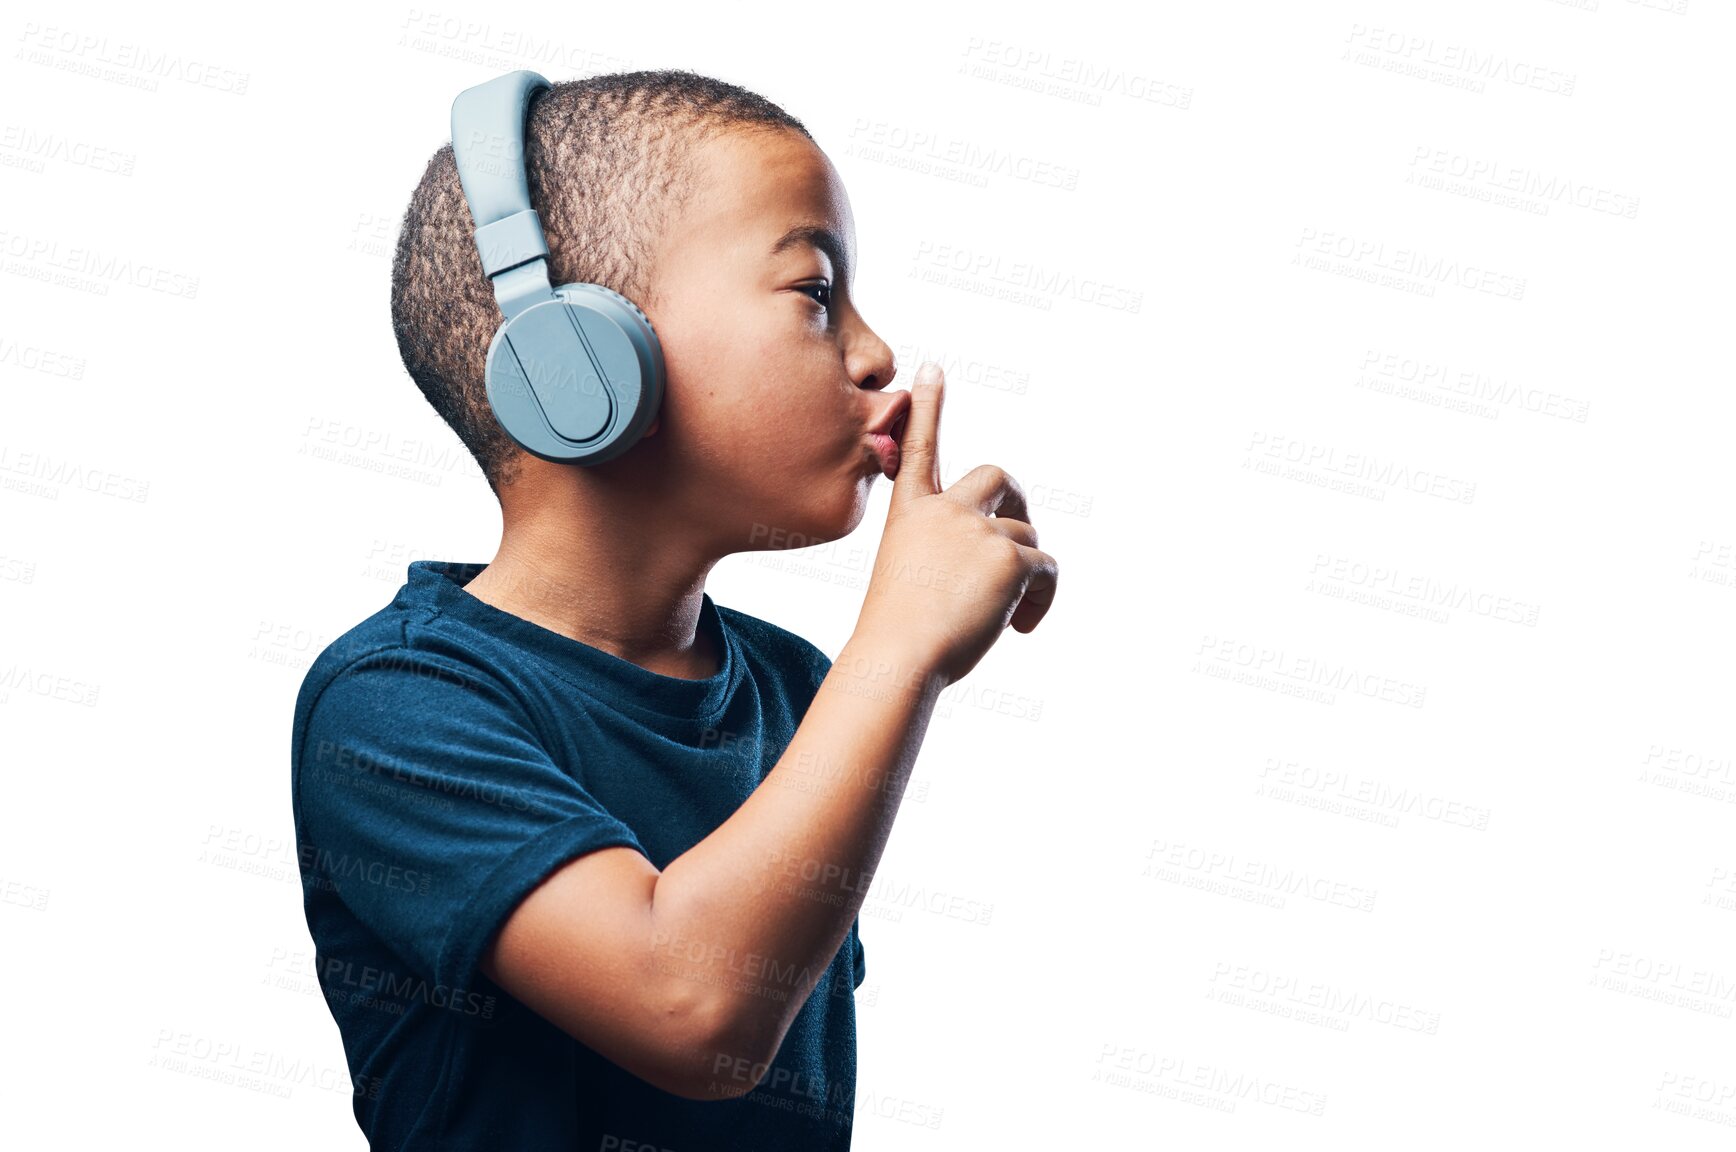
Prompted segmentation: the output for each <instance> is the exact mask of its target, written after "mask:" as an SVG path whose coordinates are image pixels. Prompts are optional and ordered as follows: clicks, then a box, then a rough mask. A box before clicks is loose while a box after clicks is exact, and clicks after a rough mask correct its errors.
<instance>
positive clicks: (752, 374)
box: [392, 71, 902, 554]
mask: <svg viewBox="0 0 1736 1152" xmlns="http://www.w3.org/2000/svg"><path fill="white" fill-rule="evenodd" d="M524 153H525V168H526V173H527V179H528V182H529V187H530V197H531V204H532V206H533V207H535V208H536V210H537V213H538V215H539V217H540V218H541V220H542V226H543V231H544V233H545V235H546V236H547V239H548V247H549V256H548V266H549V280H550V283H552V284H555V285H560V284H567V283H573V282H581V281H588V282H592V283H597V284H602V285H604V286H605V287H608V288H612V289H614V290H615V291H617V292H620V293H621V294H622V295H624V296H626V297H627V298H628V299H630V300H632V301H633V302H634V303H636V304H637V305H639V307H640V308H641V309H642V310H643V311H644V312H645V313H646V315H647V316H649V317H650V319H651V323H652V325H653V326H654V327H655V328H656V331H657V335H658V338H659V341H660V343H661V344H662V348H663V355H664V364H665V367H666V370H667V374H668V387H667V389H666V390H665V393H664V397H663V402H662V406H661V408H660V409H659V415H658V419H657V421H656V422H655V423H654V424H653V425H652V426H651V429H650V430H649V432H648V435H647V437H646V438H645V439H643V440H641V441H640V442H639V443H638V444H636V445H635V446H634V447H633V448H632V449H631V450H629V451H628V452H626V453H625V454H624V455H622V456H620V457H617V458H616V459H614V460H611V461H608V462H606V463H604V464H600V465H593V466H590V467H579V466H573V465H561V464H551V463H549V462H547V461H544V460H541V459H539V458H537V457H535V456H532V455H530V454H529V453H526V452H524V451H523V450H522V449H520V448H519V447H518V446H517V445H516V444H515V443H513V441H512V440H511V439H510V438H509V437H508V436H507V434H506V432H505V430H504V429H502V428H501V427H500V425H499V423H498V422H497V421H496V420H495V418H494V414H493V412H492V411H491V409H490V407H489V404H488V398H487V394H486V391H485V387H484V381H483V367H484V360H485V358H486V353H487V350H488V344H489V340H490V339H491V337H492V336H493V334H494V331H495V329H496V328H497V327H498V326H499V324H500V322H501V315H500V309H499V307H498V305H497V304H496V302H495V298H494V289H493V286H492V285H491V284H490V283H489V281H488V279H487V277H486V276H484V275H483V272H482V265H481V261H480V259H479V257H478V255H477V251H476V242H475V239H474V235H473V234H474V231H475V225H474V222H473V221H472V219H471V215H470V209H469V206H468V205H467V204H466V202H465V199H464V192H463V189H462V187H461V186H460V184H459V180H458V173H457V169H456V168H455V166H454V164H453V160H452V147H451V145H449V144H448V145H446V146H445V147H442V148H441V149H440V150H439V151H438V152H436V153H435V154H434V157H433V158H432V159H431V160H430V161H429V163H428V166H427V169H426V171H425V172H424V173H423V176H422V179H421V182H420V183H419V184H418V185H417V187H416V190H415V193H414V194H413V196H412V197H411V201H410V207H409V210H408V211H407V212H406V213H405V216H404V221H403V226H402V230H401V232H400V234H399V237H398V243H397V251H396V254H395V258H394V260H393V266H392V322H393V329H394V331H395V333H396V335H397V339H398V348H399V351H400V353H401V354H402V356H403V360H404V364H405V367H406V368H407V369H408V370H409V373H410V375H411V377H412V378H413V379H414V380H415V382H416V384H417V386H418V387H419V388H420V389H421V390H422V393H423V395H424V396H425V397H426V398H427V399H428V401H429V403H430V404H431V405H433V407H434V409H435V411H437V412H438V413H439V414H440V416H441V417H442V418H443V419H445V420H446V422H447V423H448V424H450V425H451V426H452V428H453V430H454V431H455V432H457V434H458V436H459V438H460V439H461V440H462V441H463V442H464V444H465V446H466V447H467V448H468V449H469V450H470V451H471V453H472V454H473V455H474V456H475V457H476V459H477V462H478V464H479V465H480V466H481V468H482V470H483V474H484V475H485V476H486V477H487V478H488V482H489V485H490V487H491V488H493V490H494V491H495V493H496V495H497V496H499V497H500V500H501V504H502V508H503V510H504V512H505V514H506V516H507V519H508V523H509V528H510V526H511V522H512V520H513V519H514V518H515V517H530V516H533V515H535V514H536V513H537V511H538V510H539V509H543V510H546V509H549V508H552V507H557V506H558V507H561V508H573V507H589V508H593V509H595V508H598V507H599V504H598V501H600V500H606V501H608V502H609V503H610V505H611V507H612V509H614V510H615V511H617V512H618V513H619V514H620V515H622V516H623V517H633V516H637V515H640V514H643V515H645V516H651V515H655V517H656V518H657V520H656V523H658V524H660V525H663V526H666V527H668V528H670V529H671V530H674V531H680V532H683V533H684V534H687V535H690V536H698V537H700V538H702V539H703V540H704V541H705V542H707V543H708V544H710V545H711V546H712V547H713V548H714V549H715V550H716V551H717V552H718V553H719V554H724V553H727V552H730V551H741V550H745V549H749V548H766V547H788V546H792V545H795V546H799V545H800V544H802V543H804V542H805V543H816V542H820V541H822V540H831V539H836V538H837V537H839V536H842V535H844V534H847V533H848V532H850V531H851V530H852V529H854V528H855V526H856V525H857V524H858V523H859V522H860V520H861V517H862V514H863V512H864V510H865V508H866V502H867V494H868V490H869V487H870V485H871V483H872V480H873V476H874V474H875V473H876V472H878V470H879V469H878V467H877V466H876V464H875V457H874V455H873V449H872V445H871V442H870V440H869V439H868V437H867V435H866V431H867V429H868V428H869V426H870V425H877V424H878V425H883V424H884V423H885V417H886V416H887V415H888V414H889V413H890V411H891V410H892V409H893V408H894V407H895V406H896V404H897V402H898V400H900V399H902V397H895V396H893V395H889V394H887V393H886V392H885V391H884V390H885V388H886V385H887V384H888V383H889V382H890V381H891V379H892V375H893V372H894V365H893V357H892V351H891V349H890V348H888V347H887V345H886V343H885V342H884V341H882V340H881V339H880V338H879V337H878V336H877V335H876V334H875V333H874V332H873V331H872V330H871V329H870V328H869V327H868V326H867V324H866V322H865V321H864V320H863V319H862V317H861V315H860V314H859V313H858V312H857V311H856V309H855V306H854V302H853V298H852V295H851V293H850V290H849V286H850V278H851V277H852V276H853V274H854V271H855V268H854V264H855V224H854V220H853V218H852V216H851V212H850V204H849V200H848V197H847V196H846V194H845V192H844V188H843V184H842V182H841V181H840V180H839V178H838V174H837V172H836V171H835V170H834V169H833V167H832V165H831V162H830V161H829V160H828V159H827V158H826V156H825V154H824V153H823V152H821V151H820V149H819V147H818V146H817V145H816V144H815V143H814V141H813V139H812V137H811V136H809V134H808V132H807V130H806V129H805V128H804V127H803V126H802V124H801V123H800V122H799V121H797V120H796V119H795V118H793V117H791V116H790V115H789V114H788V113H786V112H784V111H783V110H782V109H780V108H778V107H777V106H776V105H774V104H772V103H770V102H769V101H767V100H765V99H764V98H762V97H760V96H757V95H755V94H754V93H752V92H749V91H746V90H745V89H742V88H738V87H736V86H735V85H732V84H728V83H725V82H723V81H719V80H714V79H710V78H707V77H704V76H699V75H696V74H694V73H692V72H685V71H657V72H630V73H619V74H614V75H607V76H596V77H591V78H588V79H583V80H576V81H567V82H562V83H557V84H554V85H553V86H552V88H551V89H549V90H548V91H545V92H542V93H539V94H538V95H537V96H536V97H535V98H534V99H533V100H532V102H531V105H530V111H529V115H528V117H527V124H526V127H525V149H524ZM804 229H806V230H808V231H806V232H804V231H803V230H804ZM828 233H829V235H828ZM828 248H831V249H833V251H827V249H828Z"/></svg>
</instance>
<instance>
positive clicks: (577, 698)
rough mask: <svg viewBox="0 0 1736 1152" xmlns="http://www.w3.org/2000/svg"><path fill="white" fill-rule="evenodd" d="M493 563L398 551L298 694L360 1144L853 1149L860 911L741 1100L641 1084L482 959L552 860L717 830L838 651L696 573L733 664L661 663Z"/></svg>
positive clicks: (715, 631) (649, 852)
mask: <svg viewBox="0 0 1736 1152" xmlns="http://www.w3.org/2000/svg"><path fill="white" fill-rule="evenodd" d="M483 567H484V565H482V564H459V563H450V562H438V561H428V560H419V561H417V562H415V563H413V564H411V565H410V566H409V573H408V579H407V581H406V583H405V584H404V586H403V587H402V588H400V589H399V591H398V594H397V596H396V597H394V598H393V600H392V602H391V603H390V604H388V605H386V606H385V607H384V608H381V609H380V610H379V611H378V612H376V613H374V614H373V615H372V616H369V617H368V618H367V619H366V620H363V621H362V622H361V623H359V624H357V625H356V626H355V627H354V628H351V629H350V630H349V631H348V632H345V633H344V634H343V635H342V636H340V637H338V638H337V639H336V640H335V641H333V642H332V643H331V644H330V645H329V646H328V647H327V648H326V649H325V650H324V651H323V652H321V653H320V655H319V658H318V659H317V660H315V661H314V663H313V666H312V667H311V668H309V669H308V673H307V676H306V678H305V679H304V680H303V682H302V686H301V692H300V695H299V697H298V698H297V700H296V707H295V722H294V732H293V748H292V752H291V790H292V795H293V801H294V808H295V832H296V849H297V853H298V859H299V863H300V866H301V872H302V878H303V886H304V901H303V905H304V908H305V910H306V913H307V924H308V929H309V931H310V932H311V933H312V936H313V941H314V945H315V957H316V959H315V963H316V967H317V971H318V976H319V982H320V986H321V989H322V990H323V991H324V993H325V998H326V1002H327V1004H328V1006H329V1007H330V1009H331V1013H332V1016H333V1017H334V1018H335V1019H336V1021H337V1025H338V1030H339V1032H340V1033H341V1034H342V1037H343V1044H344V1051H345V1055H346V1058H347V1060H348V1063H349V1067H350V1073H351V1077H352V1079H353V1081H354V1086H355V1098H354V1102H355V1114H356V1120H357V1122H358V1123H359V1124H360V1125H361V1128H362V1131H363V1132H364V1133H366V1134H367V1136H368V1139H369V1143H370V1146H371V1147H373V1148H375V1149H472V1148H473V1149H489V1150H495V1149H512V1150H513V1152H541V1150H544V1149H551V1150H552V1149H560V1150H562V1152H568V1150H572V1149H589V1150H592V1152H604V1150H606V1149H611V1148H613V1149H621V1148H634V1147H638V1148H643V1149H646V1150H647V1152H649V1150H652V1149H657V1150H663V1149H672V1150H673V1152H704V1150H707V1149H736V1148H740V1149H754V1150H756V1152H771V1150H774V1149H790V1150H792V1152H793V1150H795V1149H801V1150H802V1152H820V1150H824V1149H844V1148H848V1147H849V1145H850V1130H851V1123H852V1120H853V1116H854V1107H855V1081H856V1008H855V989H856V987H857V986H858V985H860V984H861V982H862V979H863V977H864V975H865V974H866V965H865V958H864V954H863V951H862V944H861V939H860V935H859V929H860V921H859V920H858V922H857V923H856V924H855V925H853V926H852V928H851V931H850V935H849V937H848V938H847V939H846V941H845V944H844V946H843V947H841V948H840V949H839V950H838V954H837V955H836V956H835V957H834V958H833V959H832V962H831V963H830V965H828V967H827V969H826V971H825V973H824V974H823V975H822V976H821V977H820V979H819V981H818V982H817V983H816V985H815V986H814V990H813V992H812V994H811V995H810V996H809V997H808V999H807V1001H806V1002H805V1003H804V1004H803V1006H802V1008H801V1011H800V1012H799V1013H798V1014H797V1016H796V1019H795V1023H794V1024H793V1025H792V1026H791V1028H790V1030H789V1032H788V1033H787V1034H786V1035H785V1037H784V1041H783V1045H782V1047H781V1048H780V1049H779V1050H778V1053H777V1056H776V1058H775V1060H774V1061H773V1064H772V1067H771V1069H770V1071H768V1072H767V1073H766V1075H765V1077H764V1079H763V1080H762V1081H761V1083H760V1085H759V1086H758V1087H757V1088H755V1089H754V1090H753V1091H752V1092H750V1093H748V1094H746V1095H745V1096H741V1097H738V1098H736V1099H733V1100H718V1101H698V1100H687V1099H684V1098H682V1097H679V1096H675V1095H672V1094H670V1093H668V1092H664V1091H662V1090H661V1089H658V1088H656V1087H653V1086H652V1085H650V1084H648V1083H646V1082H645V1081H643V1080H641V1079H639V1078H638V1077H636V1076H634V1075H633V1074H632V1073H630V1072H628V1071H626V1070H625V1069H622V1068H620V1067H619V1066H617V1065H615V1064H613V1063H611V1062H609V1061H608V1060H607V1059H605V1058H604V1057H602V1056H601V1055H599V1054H598V1053H596V1052H594V1051H592V1050H591V1049H590V1048H588V1047H586V1046H585V1045H583V1044H581V1043H579V1042H578V1041H577V1040H574V1039H573V1038H572V1037H570V1036H568V1035H567V1034H566V1033H565V1032H563V1031H562V1030H561V1029H559V1028H558V1027H556V1026H555V1025H553V1024H551V1023H549V1022H548V1021H546V1020H545V1019H543V1018H542V1017H541V1016H539V1015H537V1014H536V1013H535V1012H534V1011H532V1010H531V1009H530V1008H528V1007H527V1006H525V1005H524V1004H522V1003H520V1002H519V1001H518V1000H516V999H514V998H513V997H512V996H511V995H510V994H509V993H507V992H506V991H505V990H504V989H502V988H501V987H500V986H499V985H498V984H496V983H494V982H493V981H491V980H489V979H488V977H487V976H486V975H484V974H483V972H482V971H481V969H480V967H479V966H478V965H479V962H480V960H481V958H482V956H483V954H484V952H485V950H486V948H487V946H488V944H489V943H490V942H491V941H492V939H493V937H494V935H495V933H496V932H497V931H498V929H499V928H500V926H501V925H502V924H503V923H504V922H505V920H506V918H507V916H508V915H509V914H510V913H511V912H512V910H513V909H514V908H515V907H517V905H518V904H519V902H520V901H521V900H522V899H523V898H524V897H525V896H526V895H528V894H529V893H530V892H531V890H532V889H534V888H535V887H536V886H537V885H538V884H539V883H540V882H541V881H542V880H543V879H545V878H546V877H547V876H549V875H550V874H551V873H553V872H554V871H556V870H557V869H558V868H559V867H560V866H561V865H562V864H565V863H567V862H568V861H570V860H572V859H574V858H576V857H578V856H582V855H584V854H585V853H587V852H591V851H593V850H595V849H598V848H603V847H608V846H612V845H625V846H629V847H632V848H637V849H638V850H639V851H641V852H643V853H644V854H645V856H646V857H647V858H648V859H649V860H650V861H651V862H652V863H653V864H655V865H656V866H657V867H658V868H665V867H667V866H668V865H669V863H670V862H671V861H672V860H674V859H675V858H676V857H677V856H679V855H681V854H682V853H683V852H685V851H686V850H687V849H689V848H691V847H692V846H693V845H695V844H697V843H698V842H699V841H700V840H702V839H704V838H705V837H706V836H707V835H709V834H710V833H711V832H712V831H713V830H714V829H716V828H717V827H718V825H720V824H722V823H723V822H724V820H726V819H727V818H728V817H729V815H730V814H731V813H733V812H734V811H735V810H736V809H737V808H738V807H739V806H740V805H741V804H742V802H743V801H744V800H746V799H747V797H748V796H749V795H750V794H751V793H752V792H753V790H754V788H755V787H756V786H757V785H758V784H759V782H760V781H761V780H762V779H764V777H765V775H766V774H767V773H768V772H770V771H771V769H772V767H773V766H774V765H776V764H777V762H778V759H779V757H780V756H781V755H782V754H783V752H784V749H785V747H786V746H787V745H788V744H789V741H790V738H791V737H792V736H793V735H794V734H795V730H796V725H797V724H798V723H800V721H801V719H802V716H803V714H804V713H805V712H806V710H807V707H808V705H809V704H810V703H811V702H812V700H813V697H814V693H815V692H816V691H818V689H819V685H820V683H821V681H822V680H823V679H824V677H825V675H826V672H827V670H828V669H829V668H830V666H831V661H830V660H829V659H827V657H826V656H825V654H824V653H822V652H821V651H820V650H819V649H818V648H816V647H814V646H813V645H812V644H810V643H809V642H807V641H806V640H803V639H802V638H801V637H799V636H797V635H795V634H794V633H791V632H788V631H785V630H784V629H782V628H779V627H777V626H776V625H773V624H770V623H767V622H766V621H764V620H760V619H757V618H755V617H753V616H749V615H747V614H745V613H742V612H737V611H735V610H734V609H731V608H721V607H718V606H717V605H716V604H714V603H713V602H712V599H711V596H710V594H709V593H706V594H703V596H702V600H701V608H700V617H699V626H700V627H701V628H703V629H705V630H706V633H707V635H708V636H709V637H710V639H711V641H712V643H713V644H714V645H715V649H716V651H718V652H720V653H721V654H722V667H721V668H720V669H719V670H718V672H717V673H716V674H715V675H713V676H710V677H707V678H706V679H703V680H686V679H682V678H680V677H674V676H664V675H660V674H658V673H655V672H652V671H650V670H648V669H645V668H641V667H640V666H639V665H637V664H634V663H632V662H631V661H628V660H623V659H621V658H620V657H618V656H615V655H613V654H611V653H608V652H604V651H603V650H602V649H599V648H594V647H592V646H590V645H588V644H584V643H581V642H579V641H577V640H573V639H571V638H570V637H566V636H563V635H561V634H560V633H558V632H553V631H550V630H549V629H546V628H543V627H541V626H540V625H537V624H533V623H531V622H530V621H528V620H525V619H522V618H521V617H518V616H514V615H512V614H511V613H509V612H504V611H501V610H500V609H498V608H495V607H493V606H492V605H490V604H487V603H484V602H483V601H482V600H479V599H477V598H476V597H475V596H472V595H471V594H470V593H468V592H466V591H464V589H463V586H464V585H465V584H466V583H468V582H469V581H470V580H471V578H473V577H474V576H475V575H476V574H477V573H478V572H480V571H481V570H482V569H483ZM732 1074H734V1075H738V1076H739V1075H741V1072H740V1070H739V1069H725V1070H724V1071H723V1072H722V1073H720V1076H719V1078H720V1079H724V1078H726V1077H728V1076H730V1075H732ZM749 1078H750V1079H751V1076H750V1077H749Z"/></svg>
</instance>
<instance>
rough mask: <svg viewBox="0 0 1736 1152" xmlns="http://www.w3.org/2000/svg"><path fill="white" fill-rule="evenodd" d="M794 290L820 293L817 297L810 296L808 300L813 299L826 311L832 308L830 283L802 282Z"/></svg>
mask: <svg viewBox="0 0 1736 1152" xmlns="http://www.w3.org/2000/svg"><path fill="white" fill-rule="evenodd" d="M796 290H797V291H798V292H802V293H808V292H818V293H820V296H819V297H818V298H815V297H812V296H810V297H808V298H809V299H810V300H813V301H814V303H816V304H818V305H819V306H820V307H822V308H824V309H825V310H826V311H828V312H830V311H831V310H832V286H831V285H830V284H826V283H820V284H803V285H801V286H800V287H799V288H797V289H796Z"/></svg>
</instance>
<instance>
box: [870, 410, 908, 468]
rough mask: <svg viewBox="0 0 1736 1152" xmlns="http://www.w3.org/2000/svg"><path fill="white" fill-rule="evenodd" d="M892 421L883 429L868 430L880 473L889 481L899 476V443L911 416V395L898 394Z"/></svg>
mask: <svg viewBox="0 0 1736 1152" xmlns="http://www.w3.org/2000/svg"><path fill="white" fill-rule="evenodd" d="M897 397H898V399H897V400H896V401H895V402H894V404H893V408H892V411H891V413H890V419H889V420H887V421H886V423H885V425H884V427H882V428H871V429H869V430H868V439H869V441H870V442H871V443H872V444H873V446H874V458H875V460H876V462H878V463H879V465H880V472H881V474H882V475H884V476H885V477H886V478H887V479H888V480H893V479H896V478H897V476H898V463H899V455H900V453H899V450H898V444H899V441H901V440H903V439H904V425H905V423H906V421H907V420H908V419H909V416H910V393H908V392H900V393H897Z"/></svg>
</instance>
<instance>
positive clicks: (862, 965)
mask: <svg viewBox="0 0 1736 1152" xmlns="http://www.w3.org/2000/svg"><path fill="white" fill-rule="evenodd" d="M850 939H851V941H852V942H853V943H854V946H855V954H854V956H853V957H852V959H853V960H854V962H855V963H854V967H853V971H852V973H851V975H852V978H853V979H852V983H851V985H850V986H851V987H852V988H860V987H862V981H864V980H866V979H868V954H867V953H866V952H864V951H863V950H862V918H861V917H860V916H858V917H857V918H856V922H855V923H854V924H852V925H850Z"/></svg>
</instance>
